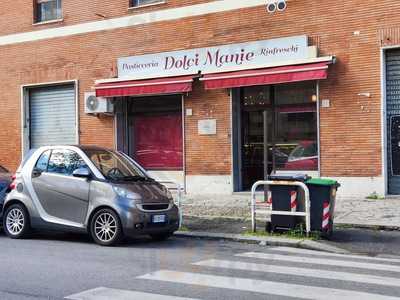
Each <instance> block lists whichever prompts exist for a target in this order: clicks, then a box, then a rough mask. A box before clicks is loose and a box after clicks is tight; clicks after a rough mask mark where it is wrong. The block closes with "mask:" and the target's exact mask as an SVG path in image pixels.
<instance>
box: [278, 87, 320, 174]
mask: <svg viewBox="0 0 400 300" xmlns="http://www.w3.org/2000/svg"><path fill="white" fill-rule="evenodd" d="M315 100H316V96H315V83H313V82H311V83H299V84H284V85H277V86H276V88H275V116H276V123H275V124H276V129H275V151H274V155H275V161H276V165H275V169H276V170H287V171H290V170H296V171H316V170H318V141H317V135H318V133H317V104H316V101H315Z"/></svg>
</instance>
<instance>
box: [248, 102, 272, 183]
mask: <svg viewBox="0 0 400 300" xmlns="http://www.w3.org/2000/svg"><path fill="white" fill-rule="evenodd" d="M272 115H273V114H272V110H271V109H270V108H267V107H265V108H264V110H243V111H242V125H243V127H242V137H243V144H242V184H243V188H244V189H245V190H249V189H250V188H251V186H252V185H253V184H254V182H255V181H257V180H261V179H264V178H265V171H266V172H267V174H270V173H271V172H272V169H273V161H272V154H271V150H272V147H271V146H272V145H271V142H272V128H273V126H272V122H273V117H272ZM265 133H266V134H265ZM265 144H266V145H268V146H267V151H266V153H265V151H264V149H265ZM265 165H266V168H265Z"/></svg>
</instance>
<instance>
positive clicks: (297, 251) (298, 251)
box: [270, 247, 400, 263]
mask: <svg viewBox="0 0 400 300" xmlns="http://www.w3.org/2000/svg"><path fill="white" fill-rule="evenodd" d="M270 249H271V250H273V251H280V252H287V253H295V254H309V255H321V256H331V257H343V258H346V257H347V258H357V259H364V260H371V261H377V262H379V261H382V262H394V263H400V259H396V258H386V257H371V256H363V255H347V254H338V253H328V252H322V251H314V250H308V249H299V248H290V247H273V248H270Z"/></svg>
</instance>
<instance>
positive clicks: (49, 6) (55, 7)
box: [34, 0, 62, 23]
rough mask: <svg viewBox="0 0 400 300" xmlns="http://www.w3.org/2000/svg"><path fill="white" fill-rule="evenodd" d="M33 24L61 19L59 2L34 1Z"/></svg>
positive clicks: (57, 0) (49, 0)
mask: <svg viewBox="0 0 400 300" xmlns="http://www.w3.org/2000/svg"><path fill="white" fill-rule="evenodd" d="M34 1H35V2H34V5H35V22H36V23H41V22H48V21H52V20H59V19H61V18H62V8H61V0H34Z"/></svg>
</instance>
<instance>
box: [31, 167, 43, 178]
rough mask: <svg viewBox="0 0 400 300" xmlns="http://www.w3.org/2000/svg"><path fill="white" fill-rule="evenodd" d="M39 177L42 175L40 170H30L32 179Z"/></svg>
mask: <svg viewBox="0 0 400 300" xmlns="http://www.w3.org/2000/svg"><path fill="white" fill-rule="evenodd" d="M40 175H42V170H39V169H36V168H34V169H33V170H32V178H36V177H39V176H40Z"/></svg>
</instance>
